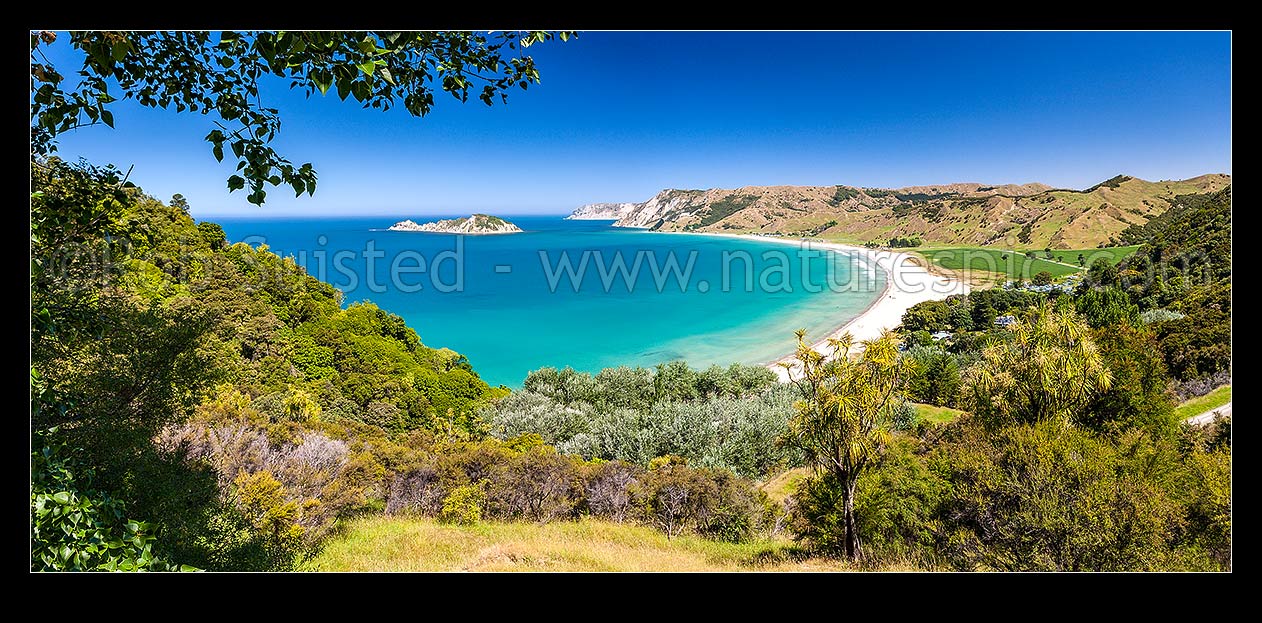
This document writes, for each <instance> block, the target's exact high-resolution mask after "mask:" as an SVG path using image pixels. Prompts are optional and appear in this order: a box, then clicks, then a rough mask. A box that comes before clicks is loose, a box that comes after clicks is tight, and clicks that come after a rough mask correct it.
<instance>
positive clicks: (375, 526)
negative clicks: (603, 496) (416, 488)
mask: <svg viewBox="0 0 1262 623" xmlns="http://www.w3.org/2000/svg"><path fill="white" fill-rule="evenodd" d="M305 569H306V570H310V571H847V570H854V567H852V566H850V565H847V564H845V563H842V562H839V561H834V560H823V559H817V558H807V557H805V556H804V555H803V554H802V553H801V552H800V550H798V549H796V548H795V547H793V545H792V543H790V542H788V541H760V542H753V543H742V544H734V543H720V542H716V541H710V540H707V539H702V538H699V537H694V536H686V535H685V536H679V537H675V538H674V539H672V540H667V539H666V536H665V535H663V534H662V533H660V532H658V531H656V530H653V529H652V528H647V527H643V526H637V525H630V524H616V523H611V522H605V521H594V520H583V521H576V522H555V523H549V524H544V525H536V524H529V523H501V522H484V523H481V524H478V525H476V526H450V525H443V524H439V523H437V522H435V521H433V520H430V519H420V518H398V517H371V518H365V519H361V520H358V521H355V522H352V523H351V524H350V525H349V526H348V528H347V530H346V532H345V533H344V534H343V535H342V536H341V537H338V538H334V539H332V540H331V541H330V542H329V543H328V545H327V546H326V547H325V549H324V551H323V552H321V553H320V554H319V555H318V556H316V557H315V558H314V559H313V560H311V561H310V562H308V563H307V564H306V565H305Z"/></svg>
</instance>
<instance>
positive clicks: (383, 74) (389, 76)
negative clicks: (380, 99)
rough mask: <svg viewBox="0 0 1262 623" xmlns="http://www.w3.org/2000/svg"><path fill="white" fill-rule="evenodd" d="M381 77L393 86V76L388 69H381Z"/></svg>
mask: <svg viewBox="0 0 1262 623" xmlns="http://www.w3.org/2000/svg"><path fill="white" fill-rule="evenodd" d="M381 77H382V78H384V79H385V81H386V82H389V83H390V84H394V74H392V73H390V68H389V67H382V68H381Z"/></svg>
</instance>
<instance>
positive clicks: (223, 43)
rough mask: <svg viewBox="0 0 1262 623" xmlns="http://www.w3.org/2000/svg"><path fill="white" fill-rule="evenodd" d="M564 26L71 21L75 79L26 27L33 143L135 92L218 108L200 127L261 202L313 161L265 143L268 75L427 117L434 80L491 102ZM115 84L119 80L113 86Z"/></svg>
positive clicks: (192, 107) (311, 179) (523, 83)
mask: <svg viewBox="0 0 1262 623" xmlns="http://www.w3.org/2000/svg"><path fill="white" fill-rule="evenodd" d="M570 36H572V33H570V32H561V33H551V32H545V31H530V32H516V31H506V32H499V33H494V34H489V35H488V34H483V33H475V32H447V31H422V32H328V31H324V32H301V31H283V32H232V31H224V32H219V33H211V32H208V31H157V32H134V31H133V32H117V31H76V32H71V33H70V46H71V47H72V48H73V49H75V50H76V51H79V52H81V53H82V54H83V65H82V67H81V68H79V70H78V72H77V73H78V76H79V80H78V83H77V85H75V86H73V87H68V86H66V81H65V78H64V76H63V75H62V74H61V73H59V72H58V70H57V68H56V67H54V66H53V64H52V63H51V62H50V61H49V60H48V58H47V57H46V56H45V55H44V53H43V50H42V49H41V47H42V46H48V45H51V44H52V43H53V42H54V41H55V39H56V35H55V34H53V33H49V32H38V33H31V39H30V45H31V77H32V79H33V84H34V85H36V86H34V87H33V92H32V94H31V147H32V151H33V154H34V155H36V156H46V155H48V154H50V153H51V152H52V151H54V150H55V149H56V139H57V137H58V136H59V135H61V134H63V133H65V132H68V131H70V130H73V129H76V128H80V127H84V126H90V125H95V124H97V123H103V124H105V125H108V126H110V127H113V126H114V115H113V112H112V111H111V109H110V108H111V106H110V105H111V104H112V103H114V102H116V101H118V100H119V99H131V100H134V101H136V102H137V103H139V104H140V105H142V106H147V107H151V108H162V109H164V110H166V109H171V108H174V109H175V111H176V112H186V111H187V112H195V113H200V114H202V115H210V114H212V113H213V114H214V115H215V116H216V117H218V119H217V120H216V121H215V122H214V123H215V129H213V130H211V131H210V133H209V134H207V135H206V141H207V142H209V143H210V144H211V151H212V153H213V154H214V156H215V159H216V160H220V161H222V160H223V158H224V148H225V147H227V148H229V149H230V150H231V151H232V155H233V157H234V158H236V160H237V167H236V169H237V171H238V174H234V175H232V176H231V177H229V178H228V190H229V191H235V190H238V189H241V188H244V187H245V186H247V185H248V186H249V188H250V194H249V197H248V199H249V201H250V202H251V203H255V204H262V203H263V201H264V198H265V197H266V195H267V192H266V190H265V187H266V186H269V185H270V186H281V185H286V186H290V187H291V188H293V190H294V193H295V195H301V194H302V193H304V192H306V193H309V194H310V193H314V192H315V188H316V173H315V170H314V169H313V168H312V165H311V163H305V164H302V165H295V164H294V163H292V162H291V161H290V160H288V159H287V158H285V157H283V156H281V155H280V154H278V153H277V152H276V150H275V149H274V148H273V147H272V146H271V145H272V141H273V140H274V139H275V138H276V136H277V133H278V132H279V131H280V121H281V120H280V113H279V111H278V110H277V109H275V108H270V107H267V106H264V105H263V104H262V99H261V96H262V94H263V93H264V92H265V90H266V88H265V85H266V83H267V82H268V81H275V82H277V83H280V84H285V85H287V86H288V88H290V89H300V90H302V91H303V92H304V93H306V94H307V96H308V97H309V96H311V95H312V94H314V93H316V92H319V93H320V94H322V95H323V94H327V93H328V91H329V90H330V89H336V91H337V95H338V97H339V98H341V99H342V100H346V98H348V97H351V98H353V99H354V100H355V101H356V102H358V103H360V104H362V105H363V107H364V108H377V109H381V110H388V109H390V108H392V107H394V106H399V105H401V106H402V107H403V108H404V109H405V110H407V112H408V113H409V114H411V115H413V116H416V117H422V116H424V115H426V114H428V113H429V112H430V110H431V109H432V108H433V106H434V95H435V93H436V92H437V91H443V92H446V93H448V94H450V95H452V96H453V97H455V98H456V99H458V100H460V101H462V102H464V101H467V100H468V99H469V95H470V93H475V94H476V95H477V97H478V99H480V100H482V102H483V103H485V104H486V105H488V106H490V105H491V104H492V103H493V102H494V101H495V100H497V99H498V100H500V101H502V102H504V101H507V99H508V93H509V92H510V91H511V90H512V89H514V88H520V89H522V90H525V89H527V88H528V87H529V86H530V85H531V84H537V83H538V82H539V70H538V69H537V68H536V67H535V63H534V60H533V59H532V58H531V57H529V56H524V55H522V54H521V53H520V51H521V50H522V49H524V48H526V47H528V46H530V45H532V44H535V43H542V42H544V41H548V40H551V39H553V38H560V39H562V40H564V39H568V38H569V37H570ZM111 86H113V87H115V88H116V90H115V91H114V92H113V93H111V92H110V88H111Z"/></svg>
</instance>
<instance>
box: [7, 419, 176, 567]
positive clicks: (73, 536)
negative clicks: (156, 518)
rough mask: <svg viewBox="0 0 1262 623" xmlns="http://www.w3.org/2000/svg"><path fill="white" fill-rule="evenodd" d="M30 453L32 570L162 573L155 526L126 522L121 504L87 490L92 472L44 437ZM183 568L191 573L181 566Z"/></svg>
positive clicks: (92, 490) (59, 444)
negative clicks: (154, 548) (156, 552)
mask: <svg viewBox="0 0 1262 623" xmlns="http://www.w3.org/2000/svg"><path fill="white" fill-rule="evenodd" d="M35 444H36V449H35V451H33V452H32V453H31V570H32V571H166V570H170V568H171V567H170V565H168V564H167V563H166V562H165V561H163V560H161V559H159V558H157V557H156V556H155V555H154V552H153V545H154V541H155V540H156V537H155V536H154V533H155V530H156V526H154V525H153V524H150V523H146V522H143V521H136V520H133V519H127V514H126V513H127V511H126V507H125V506H124V504H123V503H122V501H120V500H118V499H116V498H113V497H111V496H110V495H109V494H107V493H103V492H100V491H96V490H94V489H93V488H92V482H93V477H94V473H93V470H92V469H91V468H89V467H86V466H84V465H83V464H82V463H80V462H78V461H76V460H75V459H74V458H73V457H72V456H69V454H68V452H69V451H68V450H67V448H66V447H65V445H64V444H61V443H57V442H51V445H48V444H50V442H49V440H48V439H47V435H46V434H42V435H39V436H37V437H36V439H35ZM185 569H191V568H190V567H186V568H185Z"/></svg>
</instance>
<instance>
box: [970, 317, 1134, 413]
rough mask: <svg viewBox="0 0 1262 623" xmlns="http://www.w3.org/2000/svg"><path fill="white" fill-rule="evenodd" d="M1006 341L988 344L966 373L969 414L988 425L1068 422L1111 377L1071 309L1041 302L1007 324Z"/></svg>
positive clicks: (1089, 334)
mask: <svg viewBox="0 0 1262 623" xmlns="http://www.w3.org/2000/svg"><path fill="white" fill-rule="evenodd" d="M1008 328H1009V330H1011V331H1012V336H1011V339H1010V340H1004V341H1000V342H998V343H994V344H991V345H990V346H988V347H987V348H986V349H985V350H983V351H982V358H981V360H980V361H978V362H977V364H976V365H974V366H973V367H971V368H970V369H969V371H968V373H967V374H966V385H968V386H971V387H972V389H973V400H974V406H975V412H976V413H977V414H978V415H979V416H981V417H982V418H983V419H984V420H985V421H986V422H988V423H990V424H992V425H1003V424H1008V423H1013V422H1031V423H1032V422H1041V421H1046V420H1051V419H1061V420H1064V421H1066V422H1067V421H1068V420H1069V418H1071V417H1072V416H1073V414H1074V412H1075V411H1077V410H1078V409H1080V408H1081V407H1083V406H1084V405H1086V403H1087V402H1088V401H1089V400H1090V399H1091V397H1092V396H1093V395H1094V394H1095V393H1097V392H1101V391H1105V390H1107V389H1108V388H1109V385H1110V384H1111V382H1112V375H1111V374H1110V373H1109V368H1108V366H1107V365H1106V364H1105V362H1104V358H1103V356H1101V354H1100V351H1099V349H1098V348H1097V347H1096V344H1095V342H1094V341H1092V339H1091V329H1090V327H1089V326H1087V323H1086V322H1083V321H1082V319H1081V318H1080V317H1079V316H1078V314H1077V313H1075V312H1074V311H1073V310H1072V309H1056V308H1055V307H1053V306H1052V305H1051V304H1050V303H1044V304H1042V305H1040V306H1039V307H1037V308H1034V309H1033V310H1031V311H1030V312H1028V313H1027V314H1026V316H1025V317H1024V318H1022V319H1021V320H1020V321H1019V322H1015V323H1013V324H1011V325H1009V327H1008Z"/></svg>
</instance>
